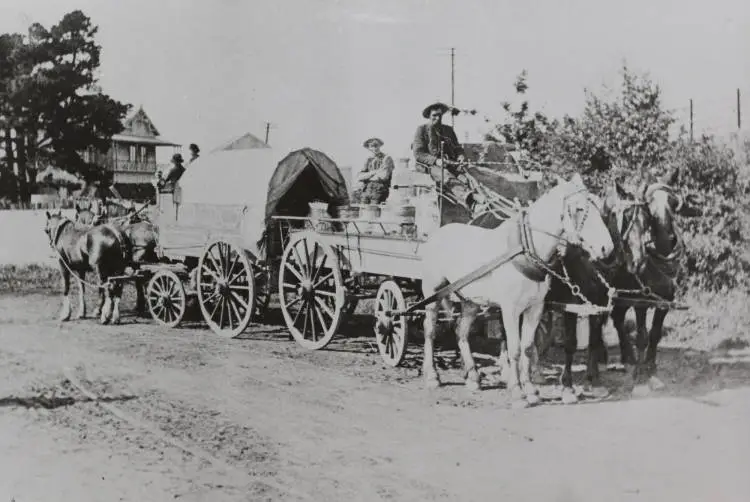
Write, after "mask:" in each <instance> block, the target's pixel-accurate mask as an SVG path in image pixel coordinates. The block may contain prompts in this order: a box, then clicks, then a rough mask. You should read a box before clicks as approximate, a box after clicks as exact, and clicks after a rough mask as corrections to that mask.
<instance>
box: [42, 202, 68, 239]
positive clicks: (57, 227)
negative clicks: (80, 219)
mask: <svg viewBox="0 0 750 502" xmlns="http://www.w3.org/2000/svg"><path fill="white" fill-rule="evenodd" d="M45 214H46V215H47V222H46V223H45V225H44V233H46V234H47V238H48V239H49V245H50V246H51V247H55V245H56V244H57V240H58V239H59V238H60V233H61V232H62V230H63V228H64V227H65V225H66V224H67V223H71V222H72V221H71V220H70V219H69V218H68V217H67V216H63V214H62V211H61V210H59V209H58V210H57V211H54V212H52V213H50V212H49V211H46V212H45Z"/></svg>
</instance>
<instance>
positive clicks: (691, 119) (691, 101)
mask: <svg viewBox="0 0 750 502" xmlns="http://www.w3.org/2000/svg"><path fill="white" fill-rule="evenodd" d="M690 142H691V143H692V142H693V100H692V98H691V99H690Z"/></svg>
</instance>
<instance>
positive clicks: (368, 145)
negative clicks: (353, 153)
mask: <svg viewBox="0 0 750 502" xmlns="http://www.w3.org/2000/svg"><path fill="white" fill-rule="evenodd" d="M370 143H377V144H378V146H383V145H384V144H385V143H383V140H382V139H380V138H370V139H368V140H366V141H365V142H364V143H362V146H364V147H365V148H369V147H370Z"/></svg>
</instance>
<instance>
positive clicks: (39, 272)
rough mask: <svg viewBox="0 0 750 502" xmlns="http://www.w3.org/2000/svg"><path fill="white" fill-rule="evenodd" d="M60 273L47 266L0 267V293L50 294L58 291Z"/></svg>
mask: <svg viewBox="0 0 750 502" xmlns="http://www.w3.org/2000/svg"><path fill="white" fill-rule="evenodd" d="M60 284H61V278H60V271H59V270H58V269H57V268H55V267H50V266H48V265H37V264H31V265H22V266H18V265H0V292H3V293H31V292H41V291H44V292H51V291H56V290H58V289H60V287H61V286H60Z"/></svg>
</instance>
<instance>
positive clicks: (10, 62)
mask: <svg viewBox="0 0 750 502" xmlns="http://www.w3.org/2000/svg"><path fill="white" fill-rule="evenodd" d="M97 31H98V28H97V27H96V26H94V25H93V24H92V22H91V20H90V19H89V18H88V16H86V15H85V14H84V13H83V12H81V11H78V10H77V11H73V12H71V13H69V14H66V15H65V16H64V17H63V18H62V20H61V21H60V22H59V23H57V24H55V25H54V26H52V27H51V28H49V29H47V28H45V27H44V26H42V25H41V24H39V23H35V24H33V25H32V26H31V27H30V28H29V31H28V34H27V35H26V36H20V35H4V36H2V37H0V68H7V70H6V71H4V72H3V71H0V114H1V115H2V118H3V122H4V123H5V125H6V127H10V128H13V129H14V130H15V131H16V134H17V136H18V137H20V138H23V140H22V141H23V142H22V143H19V145H20V146H21V147H22V148H21V149H20V151H19V153H18V156H19V157H21V158H18V157H17V158H16V160H17V161H18V162H19V163H20V162H24V161H25V160H26V159H34V160H41V161H44V162H50V163H53V164H55V165H57V166H59V167H61V168H63V169H65V170H68V171H70V172H73V173H76V174H79V175H82V176H83V177H84V178H86V179H97V178H98V177H99V175H100V174H101V173H102V172H103V170H102V169H101V168H100V167H97V166H92V165H90V164H87V163H86V162H84V160H83V158H82V157H81V152H82V151H84V150H86V149H87V148H89V147H93V148H95V149H97V150H99V151H104V150H106V149H107V148H108V146H109V139H110V138H111V136H112V135H113V134H116V133H118V132H120V131H121V130H122V119H123V118H124V117H125V115H126V113H127V111H128V109H129V108H130V106H129V105H125V104H123V103H120V102H119V101H117V100H114V99H112V98H111V97H110V96H108V95H107V94H104V93H102V92H101V89H100V88H99V86H98V70H99V66H100V56H101V46H100V45H99V44H97V42H96V39H95V36H96V34H97Z"/></svg>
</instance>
